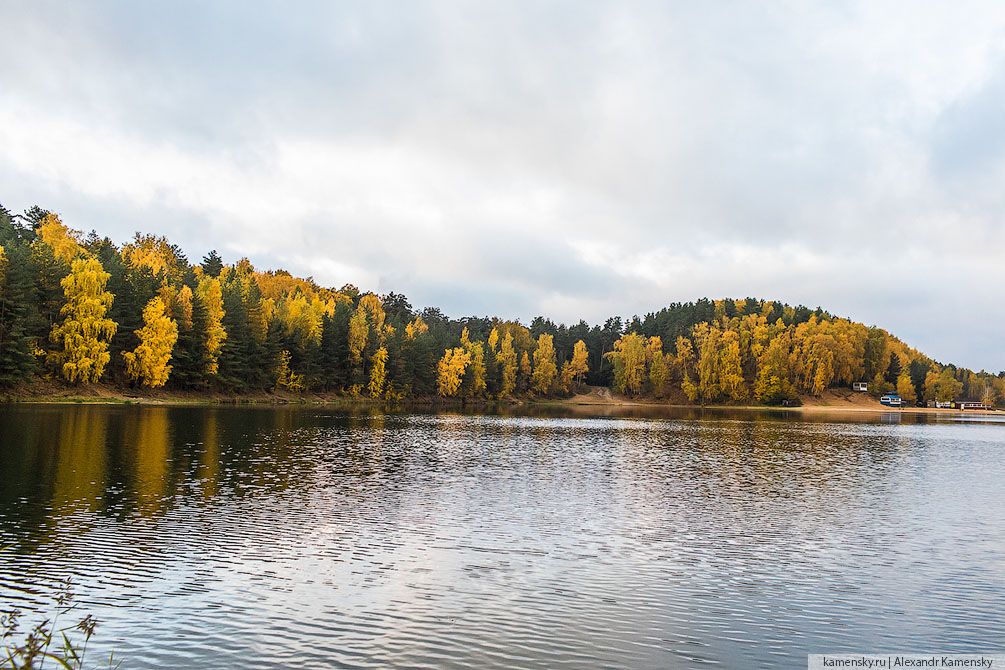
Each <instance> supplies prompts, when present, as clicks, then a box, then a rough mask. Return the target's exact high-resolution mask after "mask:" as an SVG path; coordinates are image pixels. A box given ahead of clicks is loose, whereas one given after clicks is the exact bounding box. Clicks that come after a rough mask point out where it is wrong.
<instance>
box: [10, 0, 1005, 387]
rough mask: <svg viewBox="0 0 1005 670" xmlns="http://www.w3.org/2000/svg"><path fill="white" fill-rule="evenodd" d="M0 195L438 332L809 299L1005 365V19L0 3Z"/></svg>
mask: <svg viewBox="0 0 1005 670" xmlns="http://www.w3.org/2000/svg"><path fill="white" fill-rule="evenodd" d="M0 25H3V26H4V38H3V40H0V63H2V66H0V202H2V203H3V204H4V205H5V206H7V207H8V208H9V209H12V210H17V211H19V210H22V209H25V208H26V207H28V206H30V205H32V204H36V203H37V204H39V205H41V206H43V207H45V208H47V209H50V210H53V211H56V212H58V213H60V214H61V215H62V216H63V220H64V222H65V223H67V224H68V225H70V226H71V227H74V228H78V229H84V230H90V229H92V228H94V229H97V230H98V231H99V232H101V233H103V234H107V235H110V236H111V237H112V238H113V239H115V240H116V241H124V240H126V239H128V238H129V237H131V235H132V233H133V232H134V231H137V230H138V231H143V232H153V233H158V234H164V235H166V236H167V237H168V238H169V239H170V240H171V241H172V242H176V243H178V244H179V245H181V246H182V248H183V249H185V250H186V251H187V252H188V254H189V256H190V258H191V259H192V260H196V261H197V260H199V259H201V258H202V256H203V255H204V254H205V253H206V252H207V251H209V250H210V249H213V248H215V249H218V250H219V251H220V253H221V254H222V255H223V256H224V259H225V260H226V261H228V262H231V261H234V260H236V259H237V258H240V257H241V256H248V257H249V258H250V259H251V260H252V262H253V263H254V264H255V265H256V266H257V267H260V268H263V269H265V268H276V267H282V268H286V269H289V270H290V271H292V272H294V273H295V274H300V275H313V276H314V278H315V279H317V280H318V281H319V282H320V283H322V284H325V285H332V286H341V285H343V284H345V283H347V282H349V283H353V284H356V285H357V286H359V287H360V288H362V289H366V290H374V291H377V292H380V293H385V292H388V291H392V290H393V291H396V292H399V293H404V294H405V295H407V296H408V297H409V299H410V300H411V301H412V303H413V304H414V305H416V306H417V307H423V306H427V305H436V306H440V307H441V308H442V309H443V310H444V311H445V312H446V313H448V314H450V315H452V316H462V315H471V314H479V315H482V314H493V315H499V316H503V317H508V318H520V319H522V320H524V321H525V322H526V321H528V320H529V319H530V318H531V317H533V316H535V315H537V314H544V315H547V316H550V317H552V318H554V319H556V320H561V321H566V322H574V321H578V320H579V319H580V318H585V319H587V320H588V321H590V322H597V321H601V320H603V319H604V318H606V317H607V316H610V315H613V314H620V315H622V316H626V317H627V316H631V315H632V314H636V313H637V314H644V313H645V312H647V311H652V310H654V309H658V308H660V307H662V306H664V305H666V304H667V303H669V302H671V301H677V300H684V301H686V300H693V299H697V298H699V297H702V296H709V297H722V296H735V297H743V296H748V295H751V296H759V297H764V298H768V299H779V300H783V301H786V302H790V303H793V304H795V303H804V304H807V305H810V306H813V307H815V306H817V305H821V306H823V307H824V308H825V309H828V310H830V311H831V312H834V313H836V314H840V315H843V316H848V317H851V318H853V319H855V320H859V321H863V322H865V323H867V324H876V325H879V326H882V327H885V328H887V329H888V330H890V331H892V332H893V333H894V334H896V335H898V336H900V337H901V338H902V339H904V340H905V341H907V342H908V343H909V344H911V345H912V346H916V347H918V348H920V349H921V350H923V351H925V352H926V353H928V354H929V355H931V356H933V357H934V358H936V359H938V360H941V361H944V362H949V361H952V362H957V363H959V364H962V365H966V366H969V367H973V368H974V369H981V368H986V369H990V370H995V371H997V370H999V369H1005V346H1003V339H1005V338H1003V337H1002V335H1001V334H1002V332H1003V330H1005V305H1003V300H1002V296H1003V295H1005V270H1003V268H1002V264H1003V261H1005V253H1003V251H1005V226H1003V216H1005V188H1003V185H1005V4H1002V3H996V2H990V1H989V2H984V3H967V2H956V3H934V2H933V3H903V2H890V3H884V2H875V1H871V0H864V1H862V2H838V3H805V2H784V1H778V2H765V3H734V2H729V3H727V2H680V3H674V2H664V1H659V2H634V3H623V2H610V3H605V2H584V1H583V0H576V1H573V2H509V1H508V2H499V3H493V4H489V3H481V2H449V1H447V0H444V1H442V2H428V3H425V2H411V1H410V2H387V3H383V2H375V1H373V0H367V1H364V2H358V3H351V2H341V3H335V2H327V1H326V2H319V3H317V4H312V3H308V2H298V3H288V2H277V3H274V4H268V3H246V2H233V3H223V2H219V3H207V2H203V1H201V0H200V1H197V2H190V3H185V2H170V3H167V2H165V3H159V4H154V3H145V2H143V3H138V2H132V1H123V2H119V3H108V2H87V3H58V4H54V3H53V4H50V3H46V2H38V1H35V2H14V1H13V0H0Z"/></svg>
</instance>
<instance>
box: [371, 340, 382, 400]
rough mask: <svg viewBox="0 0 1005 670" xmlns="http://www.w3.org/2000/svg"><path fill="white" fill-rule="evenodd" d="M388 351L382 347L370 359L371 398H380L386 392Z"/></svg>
mask: <svg viewBox="0 0 1005 670" xmlns="http://www.w3.org/2000/svg"><path fill="white" fill-rule="evenodd" d="M386 364H387V349H385V348H384V347H381V348H380V349H377V351H375V352H374V354H373V356H371V357H370V365H371V367H370V384H369V386H368V389H369V391H370V397H371V398H374V399H376V398H379V397H380V396H381V394H382V393H383V392H384V381H385V380H386V379H387V366H386Z"/></svg>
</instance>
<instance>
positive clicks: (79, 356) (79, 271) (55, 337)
mask: <svg viewBox="0 0 1005 670" xmlns="http://www.w3.org/2000/svg"><path fill="white" fill-rule="evenodd" d="M110 276H111V275H110V274H108V273H107V272H105V270H104V268H103V267H101V263H99V262H98V260H97V259H95V258H86V259H85V258H78V259H76V260H75V261H73V264H72V265H71V266H70V274H68V275H67V276H66V277H64V278H63V280H62V282H61V285H62V287H63V295H64V296H65V298H66V304H64V305H63V308H62V309H61V310H60V313H61V314H62V315H63V317H64V319H63V322H62V323H60V324H57V325H56V326H54V327H53V329H52V334H51V335H50V339H51V340H52V341H53V342H55V343H56V344H60V345H62V348H63V350H62V351H59V352H57V353H56V354H55V355H54V359H55V361H56V362H57V363H59V364H61V368H60V369H61V372H62V374H63V377H64V378H65V379H66V380H67V381H70V382H73V383H78V382H96V381H98V379H100V378H101V375H102V374H103V373H104V371H105V366H106V365H108V361H109V360H110V359H111V355H110V354H109V353H108V340H110V339H111V338H112V335H114V334H115V331H116V329H117V328H118V325H117V324H116V323H115V322H114V321H112V320H111V319H109V318H106V317H105V314H106V313H107V312H108V308H109V307H111V306H112V300H113V299H114V296H113V295H112V294H111V293H109V292H108V291H106V290H105V284H106V283H107V282H108V278H109V277H110Z"/></svg>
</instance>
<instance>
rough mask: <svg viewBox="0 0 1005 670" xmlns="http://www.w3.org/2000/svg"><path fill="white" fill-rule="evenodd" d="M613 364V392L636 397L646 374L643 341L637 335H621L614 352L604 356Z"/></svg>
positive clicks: (615, 344)
mask: <svg viewBox="0 0 1005 670" xmlns="http://www.w3.org/2000/svg"><path fill="white" fill-rule="evenodd" d="M605 355H606V356H607V357H608V358H610V359H612V360H613V362H614V390H615V391H617V392H618V393H626V394H628V395H638V394H639V393H640V392H641V391H642V383H643V381H644V380H645V374H646V347H645V340H644V339H643V337H642V336H641V335H639V334H638V333H634V332H633V333H628V334H627V335H623V336H622V337H621V338H620V339H618V341H617V342H615V343H614V350H613V351H609V352H608V353H607V354H605Z"/></svg>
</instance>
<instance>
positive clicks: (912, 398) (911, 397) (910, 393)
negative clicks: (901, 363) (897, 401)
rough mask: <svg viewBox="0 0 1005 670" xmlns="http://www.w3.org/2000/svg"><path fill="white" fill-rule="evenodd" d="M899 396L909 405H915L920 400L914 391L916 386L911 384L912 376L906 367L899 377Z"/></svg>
mask: <svg viewBox="0 0 1005 670" xmlns="http://www.w3.org/2000/svg"><path fill="white" fill-rule="evenodd" d="M897 394H898V395H899V396H900V397H901V398H903V399H904V402H906V403H907V404H908V405H913V404H914V403H915V402H917V400H918V394H917V392H916V391H915V390H914V384H912V383H911V376H910V375H909V374H908V373H907V369H906V367H905V369H904V371H903V372H902V373H901V374H900V376H899V377H897Z"/></svg>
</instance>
